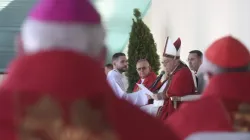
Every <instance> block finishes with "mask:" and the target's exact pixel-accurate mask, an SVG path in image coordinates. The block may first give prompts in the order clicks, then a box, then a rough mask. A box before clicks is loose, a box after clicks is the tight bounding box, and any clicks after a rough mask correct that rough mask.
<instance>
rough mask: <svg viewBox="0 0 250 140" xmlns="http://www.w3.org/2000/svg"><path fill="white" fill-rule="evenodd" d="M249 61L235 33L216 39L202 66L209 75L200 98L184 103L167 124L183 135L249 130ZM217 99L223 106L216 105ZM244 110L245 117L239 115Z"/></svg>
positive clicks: (247, 54) (247, 53)
mask: <svg viewBox="0 0 250 140" xmlns="http://www.w3.org/2000/svg"><path fill="white" fill-rule="evenodd" d="M249 64H250V55H249V51H248V49H247V48H246V46H244V45H243V44H242V43H241V42H240V41H238V40H237V39H235V38H233V37H232V36H226V37H223V38H221V39H219V40H217V41H215V42H214V43H213V44H212V45H211V46H210V47H209V48H208V49H207V51H206V52H205V56H204V60H203V64H202V67H201V72H203V73H204V74H205V75H207V77H208V78H207V79H209V83H208V85H207V86H206V88H205V91H204V92H203V93H202V97H201V99H200V100H198V101H196V102H193V103H186V104H184V105H183V106H182V107H181V108H180V109H179V110H178V111H177V112H176V113H174V114H173V115H172V116H171V117H169V118H168V119H167V121H166V124H168V125H170V126H171V127H172V128H173V129H174V130H175V131H176V133H178V135H179V136H180V137H181V138H182V139H183V138H185V137H187V136H189V135H190V134H193V133H198V132H204V131H242V130H244V131H250V117H249V116H250V115H248V117H246V113H247V112H248V113H250V94H249V93H250V86H249V83H250V72H249ZM216 100H219V101H220V102H221V104H222V105H223V107H221V105H218V104H217V105H215V103H214V102H217V101H216ZM208 108H209V109H208ZM221 108H224V110H225V111H222V110H221ZM218 109H219V110H221V111H219V110H218ZM242 112H245V117H240V115H239V114H240V113H242ZM247 122H248V123H247ZM247 124H248V125H247Z"/></svg>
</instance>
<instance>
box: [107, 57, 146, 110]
mask: <svg viewBox="0 0 250 140" xmlns="http://www.w3.org/2000/svg"><path fill="white" fill-rule="evenodd" d="M112 64H113V67H114V69H113V70H111V71H110V72H109V73H108V75H107V80H108V82H109V84H110V86H111V87H112V89H113V91H114V92H115V94H116V96H117V97H119V98H121V99H124V100H127V101H129V102H130V103H132V104H134V105H137V106H143V105H146V104H148V100H149V98H150V97H149V95H148V94H149V93H148V92H147V91H146V90H139V91H137V92H133V93H127V92H126V91H127V88H128V81H127V77H126V76H125V75H124V74H123V73H124V72H125V71H127V68H128V62H127V57H126V55H125V54H124V53H115V54H114V55H113V57H112Z"/></svg>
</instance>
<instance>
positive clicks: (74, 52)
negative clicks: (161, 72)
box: [0, 0, 178, 140]
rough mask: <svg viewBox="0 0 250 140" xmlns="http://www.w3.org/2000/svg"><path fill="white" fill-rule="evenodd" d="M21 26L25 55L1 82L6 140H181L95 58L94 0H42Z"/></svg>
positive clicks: (1, 128)
mask: <svg viewBox="0 0 250 140" xmlns="http://www.w3.org/2000/svg"><path fill="white" fill-rule="evenodd" d="M21 33H22V36H21V37H22V41H23V43H24V44H23V48H24V52H25V54H24V55H22V56H19V57H17V58H16V59H15V60H14V61H13V62H12V64H11V65H10V68H9V74H8V76H7V78H6V79H5V80H4V81H3V84H2V86H1V87H0V112H1V113H0V138H1V139H2V140H86V139H88V140H140V139H142V140H152V139H157V140H166V139H171V140H178V137H177V136H175V134H174V133H173V132H172V131H171V130H170V129H169V128H168V127H167V126H164V125H163V124H162V123H161V122H159V121H157V120H155V119H154V118H152V117H150V116H149V115H146V114H144V113H143V112H142V111H140V110H139V109H137V108H136V107H134V106H133V105H131V104H129V103H127V102H126V101H124V100H120V99H118V98H116V97H115V95H114V93H113V92H112V90H111V88H110V87H109V85H108V84H107V82H106V76H105V74H104V73H103V68H102V65H103V64H102V63H101V62H100V61H98V59H100V58H99V56H105V55H104V54H103V52H104V51H102V50H103V49H105V48H103V46H104V45H103V44H104V37H105V35H104V30H103V27H102V25H101V19H100V16H99V14H98V12H97V11H96V10H95V9H94V7H93V6H92V4H91V3H90V1H89V0H61V1H60V4H59V3H58V1H57V0H41V1H40V3H38V5H36V6H35V8H34V9H33V10H32V12H31V14H30V16H29V17H28V18H27V20H26V21H25V23H24V25H23V26H22V29H21ZM101 60H104V58H101ZM86 66H88V67H89V69H88V68H86ZM93 70H94V71H93ZM93 79H98V80H97V81H96V80H93ZM127 114H129V115H130V117H127ZM145 122H147V123H145ZM135 124H136V125H135ZM148 126H150V127H148Z"/></svg>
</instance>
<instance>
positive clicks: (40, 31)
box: [21, 19, 105, 57]
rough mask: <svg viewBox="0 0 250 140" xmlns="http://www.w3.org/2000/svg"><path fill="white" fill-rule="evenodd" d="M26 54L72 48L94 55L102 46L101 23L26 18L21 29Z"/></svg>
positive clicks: (103, 37)
mask: <svg viewBox="0 0 250 140" xmlns="http://www.w3.org/2000/svg"><path fill="white" fill-rule="evenodd" d="M21 37H22V40H23V44H24V46H23V47H24V52H25V53H26V54H32V53H36V52H39V51H42V50H45V51H46V50H72V51H76V52H80V53H84V54H86V55H89V56H92V57H96V56H97V55H99V54H100V51H101V50H102V48H103V47H104V43H105V42H104V39H105V31H104V28H103V26H102V25H101V24H96V25H92V24H80V23H75V24H72V23H59V22H43V21H38V20H34V19H27V20H26V21H25V22H24V24H23V26H22V29H21Z"/></svg>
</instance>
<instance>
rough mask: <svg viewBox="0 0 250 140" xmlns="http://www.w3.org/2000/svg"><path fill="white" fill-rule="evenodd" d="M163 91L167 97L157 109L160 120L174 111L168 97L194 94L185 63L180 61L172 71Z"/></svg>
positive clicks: (190, 75)
mask: <svg viewBox="0 0 250 140" xmlns="http://www.w3.org/2000/svg"><path fill="white" fill-rule="evenodd" d="M165 91H166V96H167V97H166V99H165V101H164V105H163V106H162V107H160V108H159V111H158V116H159V117H160V118H161V120H165V119H166V118H167V117H168V116H169V115H171V114H172V113H173V112H174V111H175V109H174V105H173V103H172V101H171V100H170V97H172V96H185V95H190V94H195V85H194V81H193V77H192V73H191V71H190V70H189V68H188V67H187V66H186V65H185V64H183V63H181V64H180V65H179V66H178V68H177V69H176V70H175V72H173V74H172V76H170V77H169V79H168V85H167V86H166V90H165Z"/></svg>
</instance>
